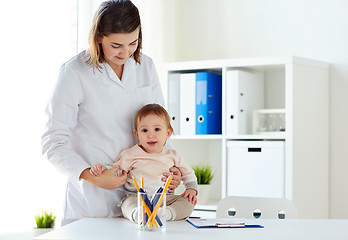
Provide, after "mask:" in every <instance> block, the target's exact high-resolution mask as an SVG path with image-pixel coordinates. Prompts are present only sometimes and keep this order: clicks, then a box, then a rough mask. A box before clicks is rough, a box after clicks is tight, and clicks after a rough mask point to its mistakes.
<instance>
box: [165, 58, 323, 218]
mask: <svg viewBox="0 0 348 240" xmlns="http://www.w3.org/2000/svg"><path fill="white" fill-rule="evenodd" d="M231 70H242V71H249V72H254V71H258V72H261V73H262V76H263V81H264V83H263V88H264V89H263V98H264V107H263V108H262V109H265V111H266V112H267V111H269V109H283V110H284V112H286V116H285V122H286V131H285V132H262V133H257V134H251V133H252V129H249V130H250V131H249V132H246V133H243V134H241V133H236V134H230V133H227V129H228V128H227V124H230V122H231V119H233V118H231V116H229V117H230V118H228V116H227V107H228V104H227V103H226V100H227V99H228V98H227V96H228V93H227V90H226V88H227V84H226V82H227V79H226V78H227V72H228V71H231ZM197 71H212V72H215V73H216V72H217V73H219V74H221V75H222V88H223V92H222V134H220V135H194V136H180V135H177V136H172V140H173V141H172V143H173V146H174V147H175V148H177V149H178V150H179V151H180V152H182V153H183V156H184V158H185V159H186V160H187V161H188V162H189V163H190V164H191V165H193V164H197V163H209V164H211V165H212V166H213V169H214V170H215V173H216V175H215V178H214V179H213V183H212V191H213V192H212V199H211V200H212V201H213V202H216V203H217V202H218V201H219V200H220V199H222V198H223V197H225V196H226V189H227V174H229V173H228V172H227V169H226V167H227V166H226V165H227V164H226V162H227V143H228V141H236V140H245V141H255V140H256V141H262V140H266V141H273V140H280V141H284V144H285V168H284V175H285V179H284V182H285V184H284V185H285V186H284V189H285V193H284V197H285V198H288V199H290V200H293V201H294V203H295V205H296V207H297V209H298V216H299V217H300V218H327V217H328V205H329V203H328V189H329V184H328V169H329V162H328V159H329V150H328V147H329V143H328V139H329V104H328V102H329V90H328V89H329V65H328V64H327V63H324V62H320V61H316V60H311V59H306V58H301V57H295V56H285V57H265V58H241V59H217V60H206V61H192V62H175V63H169V64H165V65H164V66H163V73H164V76H163V78H164V79H168V76H170V75H171V74H174V73H193V72H197ZM163 88H164V89H163V92H164V95H165V96H166V97H167V96H168V85H167V82H165V83H164V85H163ZM167 107H168V106H167ZM253 110H257V109H253ZM313 169H316V171H313ZM318 186H320V188H319V187H318ZM270 187H271V186H270ZM309 189H310V191H309ZM319 209H320V210H319Z"/></svg>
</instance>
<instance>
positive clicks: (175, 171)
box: [162, 167, 181, 193]
mask: <svg viewBox="0 0 348 240" xmlns="http://www.w3.org/2000/svg"><path fill="white" fill-rule="evenodd" d="M169 171H170V172H171V173H172V174H173V179H172V181H171V182H170V184H169V187H168V192H169V193H173V192H174V190H175V189H176V188H177V187H178V186H179V185H180V183H181V172H180V170H179V168H177V167H171V168H169ZM169 175H170V174H169V173H166V172H165V173H163V176H164V177H163V178H162V181H163V182H166V181H167V178H168V177H169Z"/></svg>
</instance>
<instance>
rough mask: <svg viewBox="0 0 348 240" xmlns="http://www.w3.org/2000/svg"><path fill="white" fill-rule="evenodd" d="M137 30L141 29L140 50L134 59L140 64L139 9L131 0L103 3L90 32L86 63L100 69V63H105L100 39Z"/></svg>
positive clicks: (139, 42)
mask: <svg viewBox="0 0 348 240" xmlns="http://www.w3.org/2000/svg"><path fill="white" fill-rule="evenodd" d="M137 28H139V37H138V48H137V49H136V50H135V52H134V53H133V56H132V57H133V58H134V60H135V62H137V63H139V64H140V51H141V43H142V34H141V23H140V16H139V11H138V9H137V7H136V6H135V5H134V4H133V3H132V2H131V1H130V0H110V1H105V2H103V3H101V4H100V6H99V9H98V10H97V12H96V13H95V15H94V18H93V23H92V27H91V30H90V32H89V38H88V43H89V51H88V52H87V61H86V63H88V64H89V65H90V66H91V67H93V68H94V69H95V68H96V69H100V68H101V66H100V63H102V62H104V61H105V59H104V53H103V49H102V47H101V44H100V43H99V40H100V38H102V37H103V36H108V35H109V34H112V33H132V32H134V31H135V30H136V29H137Z"/></svg>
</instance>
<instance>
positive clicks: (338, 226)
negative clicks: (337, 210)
mask: <svg viewBox="0 0 348 240" xmlns="http://www.w3.org/2000/svg"><path fill="white" fill-rule="evenodd" d="M256 222H258V223H260V224H261V225H263V226H264V228H239V229H238V228H223V229H221V228H219V229H217V228H209V229H207V228H205V229H196V228H194V227H193V226H192V225H190V224H189V223H188V222H186V221H177V222H168V223H167V229H166V231H165V232H146V231H139V230H138V229H137V225H136V224H135V223H131V222H130V221H129V220H126V219H124V218H95V219H92V218H86V219H81V220H79V221H76V222H73V223H71V224H69V225H66V226H64V227H62V228H60V229H56V230H54V231H51V232H49V233H46V234H44V235H41V236H39V237H38V238H36V239H46V240H53V239H67V240H68V239H74V240H78V239H81V240H82V239H83V240H89V239H96V240H109V239H110V240H111V239H112V240H115V239H132V240H135V239H144V240H162V239H166V240H185V239H188V240H196V239H197V240H204V239H206V240H217V239H218V240H223V239H228V240H231V239H232V240H238V239H243V240H255V239H258V240H273V239H277V240H278V239H281V240H288V239H289V240H290V239H291V240H301V239H303V240H345V239H348V219H344V220H340V219H314V220H312V219H310V220H305V219H288V220H257V221H256Z"/></svg>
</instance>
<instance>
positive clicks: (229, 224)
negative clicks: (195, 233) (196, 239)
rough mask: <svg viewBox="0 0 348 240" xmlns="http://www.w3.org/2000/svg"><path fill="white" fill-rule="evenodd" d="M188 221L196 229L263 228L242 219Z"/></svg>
mask: <svg viewBox="0 0 348 240" xmlns="http://www.w3.org/2000/svg"><path fill="white" fill-rule="evenodd" d="M186 221H187V222H189V223H190V224H191V225H192V226H194V227H195V228H263V226H262V225H260V224H257V223H255V222H253V221H252V220H246V219H241V218H207V219H204V218H201V219H197V218H194V219H192V218H189V219H187V220H186Z"/></svg>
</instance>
